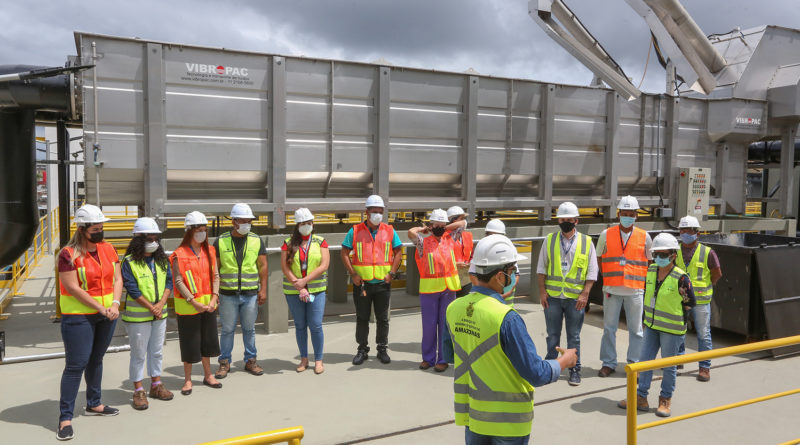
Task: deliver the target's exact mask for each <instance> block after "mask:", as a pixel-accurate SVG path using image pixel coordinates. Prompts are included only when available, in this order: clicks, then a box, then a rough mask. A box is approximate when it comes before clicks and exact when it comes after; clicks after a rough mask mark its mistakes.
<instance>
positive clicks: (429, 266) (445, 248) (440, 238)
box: [408, 209, 461, 372]
mask: <svg viewBox="0 0 800 445" xmlns="http://www.w3.org/2000/svg"><path fill="white" fill-rule="evenodd" d="M429 224H430V225H429V226H426V227H412V228H411V229H409V230H408V239H409V240H411V242H413V243H414V244H415V245H416V246H417V254H416V255H414V258H415V259H416V260H417V269H418V270H419V304H420V308H421V313H422V362H421V363H420V364H419V369H423V370H425V369H428V368H430V367H431V366H433V367H434V370H435V371H436V372H443V371H444V370H445V369H447V361H446V360H445V357H444V354H443V353H442V352H443V348H442V346H443V344H442V340H443V336H444V329H445V314H446V311H447V306H448V305H449V304H450V303H451V302H453V300H455V299H456V291H458V290H459V289H461V283H460V282H459V279H458V270H457V268H456V263H457V261H456V254H455V248H456V245H455V243H454V242H453V239H452V238H450V235H449V234H447V233H446V228H445V226H446V225H447V213H445V211H444V210H442V209H436V210H434V211H432V212H431V216H430V219H429ZM421 234H431V235H430V236H427V237H425V238H423V237H422V236H420V235H421Z"/></svg>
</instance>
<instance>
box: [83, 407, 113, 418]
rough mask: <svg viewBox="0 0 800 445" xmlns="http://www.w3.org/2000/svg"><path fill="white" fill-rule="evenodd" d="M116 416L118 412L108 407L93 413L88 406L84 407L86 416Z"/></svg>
mask: <svg viewBox="0 0 800 445" xmlns="http://www.w3.org/2000/svg"><path fill="white" fill-rule="evenodd" d="M117 414H119V410H118V409H116V408H112V407H110V406H108V405H106V406H104V407H103V410H102V411H95V410H93V409H90V408H89V407H88V406H87V407H86V415H87V416H116V415H117Z"/></svg>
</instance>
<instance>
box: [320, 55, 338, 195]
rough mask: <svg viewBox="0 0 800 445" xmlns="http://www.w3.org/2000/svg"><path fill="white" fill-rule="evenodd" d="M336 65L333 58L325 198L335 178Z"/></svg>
mask: <svg viewBox="0 0 800 445" xmlns="http://www.w3.org/2000/svg"><path fill="white" fill-rule="evenodd" d="M334 69H335V65H334V62H333V60H331V77H330V82H329V83H328V94H329V100H330V105H329V106H328V144H327V146H326V148H327V150H326V151H325V165H326V167H327V168H328V177H327V178H326V179H325V190H324V191H323V192H322V196H323V197H324V198H327V197H328V190H329V189H330V187H331V181H332V180H333V139H334V137H333V134H334V130H333V113H334V106H335V104H334V98H335V96H336V95H335V91H334V86H333V73H334Z"/></svg>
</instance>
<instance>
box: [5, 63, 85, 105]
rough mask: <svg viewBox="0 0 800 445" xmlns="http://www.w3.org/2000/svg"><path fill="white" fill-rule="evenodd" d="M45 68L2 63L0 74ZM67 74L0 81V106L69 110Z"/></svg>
mask: <svg viewBox="0 0 800 445" xmlns="http://www.w3.org/2000/svg"><path fill="white" fill-rule="evenodd" d="M41 68H47V67H41V66H31V65H3V66H0V74H11V73H21V72H27V71H31V70H36V69H41ZM69 102H70V101H69V75H60V76H55V77H47V78H42V79H29V80H15V81H12V82H0V108H31V109H36V110H41V111H58V112H62V113H63V112H65V111H68V110H69Z"/></svg>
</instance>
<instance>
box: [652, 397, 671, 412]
mask: <svg viewBox="0 0 800 445" xmlns="http://www.w3.org/2000/svg"><path fill="white" fill-rule="evenodd" d="M670 402H672V398H669V399H668V398H666V397H661V396H658V409H656V415H657V416H658V417H669V415H670V409H669V405H670Z"/></svg>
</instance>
